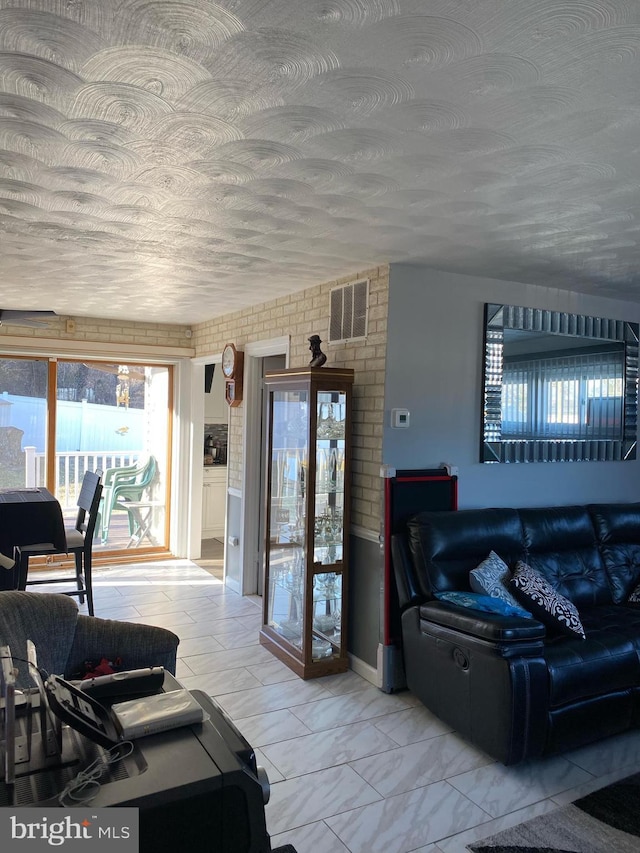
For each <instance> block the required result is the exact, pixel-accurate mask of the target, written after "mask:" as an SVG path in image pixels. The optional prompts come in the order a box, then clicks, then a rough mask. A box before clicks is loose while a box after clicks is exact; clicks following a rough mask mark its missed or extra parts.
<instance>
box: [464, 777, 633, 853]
mask: <svg viewBox="0 0 640 853" xmlns="http://www.w3.org/2000/svg"><path fill="white" fill-rule="evenodd" d="M467 849H469V850H472V851H474V853H475V851H477V853H480V852H481V851H482V853H638V851H640V773H638V774H636V775H635V776H629V777H628V778H627V779H622V780H621V781H620V782H616V783H615V784H613V785H609V786H607V787H606V788H601V789H600V790H599V791H594V793H593V794H589V795H588V796H586V797H582V798H581V799H579V800H576V801H575V802H574V803H571V805H569V806H564V807H563V808H559V809H557V810H556V811H553V812H549V813H548V814H545V815H540V816H539V817H535V818H533V819H532V820H528V821H526V822H525V823H521V824H519V825H518V826H514V827H512V828H511V829H505V830H504V831H503V832H499V833H498V834H497V835H494V836H492V837H491V838H485V839H483V840H482V841H474V842H473V844H469V845H468V848H467Z"/></svg>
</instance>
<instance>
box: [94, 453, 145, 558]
mask: <svg viewBox="0 0 640 853" xmlns="http://www.w3.org/2000/svg"><path fill="white" fill-rule="evenodd" d="M157 472H158V463H157V462H156V458H155V456H150V457H149V459H148V460H147V461H146V462H144V463H139V464H137V465H127V466H123V467H122V468H109V469H107V470H106V471H105V474H104V489H103V492H102V509H101V534H102V544H103V545H104V544H105V543H106V541H107V539H108V538H109V525H110V523H111V516H112V514H113V512H117V511H119V510H124V511H126V509H127V501H140V500H142V496H143V495H144V492H145V490H146V489H148V488H149V487H150V486H151V484H152V483H153V481H154V480H155V477H156V474H157ZM107 478H108V479H107ZM133 533H134V530H133V519H132V516H131V514H130V513H129V534H130V535H131V536H132V535H133Z"/></svg>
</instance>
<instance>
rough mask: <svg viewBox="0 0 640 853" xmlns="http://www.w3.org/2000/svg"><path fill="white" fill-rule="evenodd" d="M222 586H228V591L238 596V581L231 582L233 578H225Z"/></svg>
mask: <svg viewBox="0 0 640 853" xmlns="http://www.w3.org/2000/svg"><path fill="white" fill-rule="evenodd" d="M224 585H225V586H228V587H229V589H232V590H233V591H234V592H237V593H238V595H240V584H239V582H238V581H236V580H233V578H225V579H224Z"/></svg>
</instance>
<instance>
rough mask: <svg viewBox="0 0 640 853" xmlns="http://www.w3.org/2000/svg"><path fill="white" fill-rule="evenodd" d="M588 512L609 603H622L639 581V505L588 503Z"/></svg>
mask: <svg viewBox="0 0 640 853" xmlns="http://www.w3.org/2000/svg"><path fill="white" fill-rule="evenodd" d="M588 509H589V513H590V515H591V519H592V521H593V526H594V529H595V532H596V536H597V538H598V541H599V542H600V553H601V554H602V560H603V563H604V566H605V571H606V572H607V576H608V578H609V584H610V586H611V593H612V600H613V602H614V603H615V604H621V603H622V602H623V601H626V600H627V598H628V596H629V594H630V593H631V592H632V591H633V589H634V588H635V587H636V586H637V585H638V582H640V504H639V503H632V504H591V505H590V506H589V507H588Z"/></svg>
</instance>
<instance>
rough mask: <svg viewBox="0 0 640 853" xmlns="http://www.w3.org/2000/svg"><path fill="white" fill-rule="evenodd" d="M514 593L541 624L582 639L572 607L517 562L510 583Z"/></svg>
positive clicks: (577, 615) (578, 619)
mask: <svg viewBox="0 0 640 853" xmlns="http://www.w3.org/2000/svg"><path fill="white" fill-rule="evenodd" d="M509 583H510V586H511V588H512V589H513V594H514V595H515V597H516V598H517V599H518V601H519V602H520V603H521V604H522V605H523V606H524V607H526V609H527V610H529V611H530V612H531V613H533V615H534V616H535V617H536V619H539V620H540V622H542V623H544V624H545V625H547V626H549V627H550V628H554V629H555V630H557V631H560V633H562V634H569V636H576V635H578V636H579V637H582V638H584V636H585V633H584V628H583V627H582V622H581V621H580V614H579V613H578V609H577V608H576V606H575V604H573V603H572V602H571V601H569V599H567V598H565V597H564V596H563V595H560V593H559V592H557V591H556V590H555V589H554V588H553V587H552V586H551V584H549V583H548V582H547V581H546V580H545V579H544V578H543V577H542V576H541V575H540V574H538V572H536V571H535V570H534V569H532V568H531V566H528V565H527V564H526V563H523V562H522V561H521V560H518V562H517V563H516V568H515V571H514V573H513V577H512V578H511V580H510V581H509Z"/></svg>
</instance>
